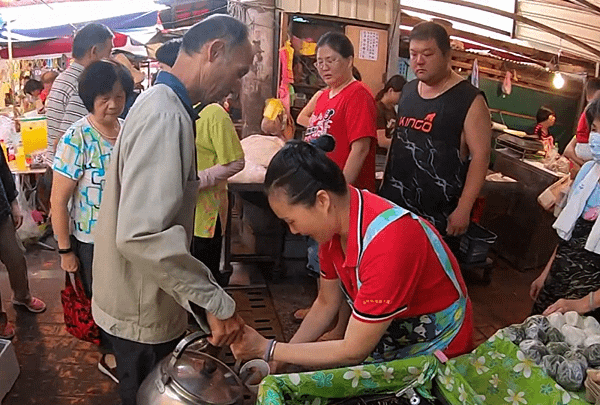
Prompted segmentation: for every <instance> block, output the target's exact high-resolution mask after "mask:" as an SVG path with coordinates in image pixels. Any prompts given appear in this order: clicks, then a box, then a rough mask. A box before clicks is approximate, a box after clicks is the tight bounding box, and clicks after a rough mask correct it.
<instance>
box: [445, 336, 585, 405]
mask: <svg viewBox="0 0 600 405" xmlns="http://www.w3.org/2000/svg"><path fill="white" fill-rule="evenodd" d="M436 379H437V381H438V382H439V386H440V389H441V390H442V391H443V393H444V396H445V397H446V398H447V399H450V400H451V402H452V403H453V404H454V403H459V404H471V403H481V404H486V405H488V404H498V405H500V404H502V405H506V404H509V405H525V404H529V405H540V404H544V405H545V404H548V405H563V404H570V405H580V404H581V405H583V404H588V402H587V401H585V399H584V397H585V392H579V393H576V392H570V391H566V390H565V389H564V388H562V387H561V386H559V385H558V384H557V383H556V382H555V381H554V380H553V379H552V378H550V377H549V376H548V375H547V374H546V373H545V372H544V371H543V369H542V368H541V367H540V366H537V365H536V364H535V363H534V362H533V361H532V360H529V359H527V358H525V355H524V354H523V352H522V351H521V350H519V348H518V346H516V345H515V344H513V343H512V342H511V341H509V340H508V339H506V338H504V336H503V332H502V330H500V331H498V332H496V334H495V335H494V336H492V337H491V338H489V339H488V340H487V341H486V342H485V343H483V344H481V345H480V346H479V347H478V348H477V349H475V350H474V351H473V352H471V353H469V354H466V355H464V356H460V357H457V358H455V359H452V360H450V361H448V363H446V364H444V365H440V366H439V367H438V371H437V374H436ZM467 385H468V386H469V388H471V389H472V390H473V391H475V393H476V400H477V402H469V401H466V400H465V399H466V395H465V392H466V388H463V386H464V387H466V386H467ZM456 400H458V402H456ZM588 405H589V404H588Z"/></svg>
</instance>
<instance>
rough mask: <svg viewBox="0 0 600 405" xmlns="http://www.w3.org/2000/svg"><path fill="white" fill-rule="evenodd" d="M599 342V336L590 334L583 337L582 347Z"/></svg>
mask: <svg viewBox="0 0 600 405" xmlns="http://www.w3.org/2000/svg"><path fill="white" fill-rule="evenodd" d="M597 344H600V336H598V335H592V336H588V337H586V338H585V340H584V341H583V347H590V346H591V345H597Z"/></svg>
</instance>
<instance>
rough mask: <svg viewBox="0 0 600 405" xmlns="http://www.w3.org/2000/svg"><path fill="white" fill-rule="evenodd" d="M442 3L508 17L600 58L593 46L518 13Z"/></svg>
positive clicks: (459, 0)
mask: <svg viewBox="0 0 600 405" xmlns="http://www.w3.org/2000/svg"><path fill="white" fill-rule="evenodd" d="M434 1H437V2H440V3H448V4H455V5H457V6H463V7H469V8H474V9H476V10H481V11H485V12H488V13H491V14H496V15H499V16H502V17H507V18H512V19H513V20H515V21H519V22H521V23H523V24H527V25H531V26H533V27H535V28H538V29H540V30H542V31H546V32H548V33H550V34H552V35H555V36H557V37H559V38H560V39H563V40H565V41H567V42H570V43H572V44H574V45H577V46H578V47H580V48H582V49H585V50H586V51H588V52H590V53H591V54H593V55H595V56H598V57H600V49H596V48H594V47H593V46H590V45H588V44H586V43H585V42H583V41H580V40H578V39H577V38H574V37H572V36H571V35H569V34H565V33H564V32H561V31H559V30H556V29H554V28H552V27H549V26H547V25H546V24H542V23H540V22H538V21H535V20H532V19H531V18H527V17H523V16H522V15H519V14H516V13H511V12H508V11H504V10H498V9H497V8H494V7H489V6H484V5H481V4H475V3H471V2H469V1H465V0H434Z"/></svg>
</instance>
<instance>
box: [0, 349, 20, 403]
mask: <svg viewBox="0 0 600 405" xmlns="http://www.w3.org/2000/svg"><path fill="white" fill-rule="evenodd" d="M20 372H21V369H20V368H19V362H18V361H17V355H16V354H15V347H14V346H13V344H12V342H11V341H10V340H5V339H0V400H2V399H3V398H4V397H5V396H6V394H7V393H8V391H10V389H11V388H12V386H13V384H14V383H15V381H17V377H18V376H19V373H20Z"/></svg>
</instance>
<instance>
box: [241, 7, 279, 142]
mask: <svg viewBox="0 0 600 405" xmlns="http://www.w3.org/2000/svg"><path fill="white" fill-rule="evenodd" d="M240 4H243V3H240ZM244 7H247V9H246V12H245V21H244V22H245V23H246V25H247V26H248V29H249V30H250V42H251V43H252V48H253V50H254V52H255V54H254V61H253V64H252V66H251V67H250V72H248V74H247V75H246V76H245V77H244V79H243V80H242V94H241V95H240V99H241V104H242V121H243V129H242V137H246V136H248V135H252V134H260V133H261V129H260V123H261V121H262V115H263V109H264V106H265V100H266V99H267V98H270V97H274V96H275V95H276V89H274V88H273V83H274V81H273V74H274V72H275V71H276V70H275V69H274V65H273V64H274V61H276V60H278V58H276V56H275V55H274V52H273V49H274V44H273V42H274V41H275V38H276V35H277V34H276V33H275V27H276V26H277V24H276V21H275V18H276V14H275V0H257V1H253V2H252V3H251V5H250V4H249V5H247V6H244Z"/></svg>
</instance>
